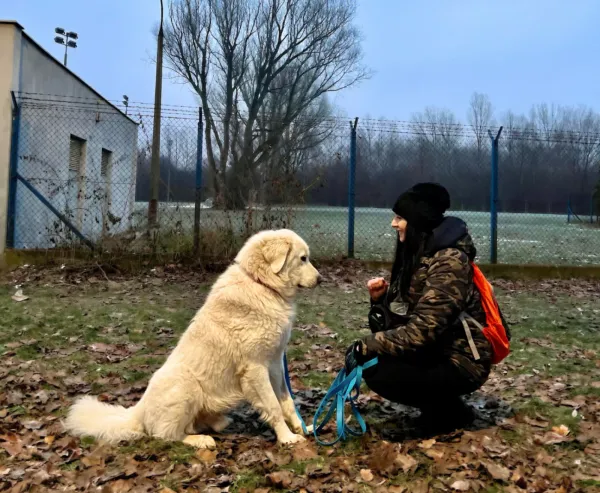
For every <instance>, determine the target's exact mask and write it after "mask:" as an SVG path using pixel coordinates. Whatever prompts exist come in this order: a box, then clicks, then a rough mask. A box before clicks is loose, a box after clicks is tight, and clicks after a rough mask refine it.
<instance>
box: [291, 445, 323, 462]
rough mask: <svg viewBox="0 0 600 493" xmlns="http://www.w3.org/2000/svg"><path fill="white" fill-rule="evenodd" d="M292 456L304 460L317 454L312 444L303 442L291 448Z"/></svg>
mask: <svg viewBox="0 0 600 493" xmlns="http://www.w3.org/2000/svg"><path fill="white" fill-rule="evenodd" d="M292 456H293V458H294V460H297V461H300V462H302V461H305V460H310V459H314V458H315V457H317V456H318V454H317V451H316V449H315V447H314V445H312V444H311V443H307V442H304V443H301V444H298V445H296V446H294V448H293V449H292Z"/></svg>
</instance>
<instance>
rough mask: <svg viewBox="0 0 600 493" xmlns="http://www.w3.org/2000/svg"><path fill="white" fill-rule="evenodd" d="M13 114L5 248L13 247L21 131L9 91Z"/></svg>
mask: <svg viewBox="0 0 600 493" xmlns="http://www.w3.org/2000/svg"><path fill="white" fill-rule="evenodd" d="M11 96H12V103H13V114H12V117H13V119H12V129H11V131H12V134H11V141H10V161H9V178H8V205H7V209H8V210H7V216H8V217H7V218H6V219H7V224H6V246H7V248H14V247H15V227H16V214H17V167H18V163H19V133H20V130H21V106H20V105H19V103H18V102H17V98H16V97H15V93H14V91H11Z"/></svg>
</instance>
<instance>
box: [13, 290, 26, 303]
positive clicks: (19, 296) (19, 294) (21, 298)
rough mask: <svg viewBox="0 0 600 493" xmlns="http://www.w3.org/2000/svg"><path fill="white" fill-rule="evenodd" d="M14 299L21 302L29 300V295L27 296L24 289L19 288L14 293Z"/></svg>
mask: <svg viewBox="0 0 600 493" xmlns="http://www.w3.org/2000/svg"><path fill="white" fill-rule="evenodd" d="M12 299H13V301H16V302H21V301H25V300H28V299H29V296H25V295H24V294H23V290H22V289H17V292H16V293H15V294H13V295H12Z"/></svg>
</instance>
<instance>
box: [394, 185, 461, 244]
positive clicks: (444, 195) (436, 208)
mask: <svg viewBox="0 0 600 493" xmlns="http://www.w3.org/2000/svg"><path fill="white" fill-rule="evenodd" d="M449 208H450V194H449V193H448V190H446V189H445V188H444V187H443V186H442V185H439V184H437V183H417V184H416V185H415V186H414V187H412V188H410V189H408V190H407V191H406V192H404V193H403V194H402V195H400V197H398V199H397V200H396V203H395V204H394V207H392V210H393V211H394V213H395V214H397V215H398V216H400V217H402V218H403V219H406V221H407V222H408V224H410V225H411V226H412V227H413V228H415V229H416V230H417V231H423V232H430V231H432V230H434V229H435V228H436V227H437V226H439V225H440V224H441V222H442V220H443V219H444V213H445V212H446V211H447V210H448V209H449Z"/></svg>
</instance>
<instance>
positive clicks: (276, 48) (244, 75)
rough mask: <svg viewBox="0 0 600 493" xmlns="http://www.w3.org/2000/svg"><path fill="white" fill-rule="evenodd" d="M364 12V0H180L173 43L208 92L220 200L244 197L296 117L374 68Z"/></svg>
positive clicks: (169, 31)
mask: <svg viewBox="0 0 600 493" xmlns="http://www.w3.org/2000/svg"><path fill="white" fill-rule="evenodd" d="M355 14H356V0H174V1H173V3H172V4H171V6H170V9H169V18H168V22H167V27H166V31H165V53H166V56H167V60H168V61H169V65H170V68H171V69H172V70H173V71H174V72H175V73H176V74H177V75H179V76H180V77H182V78H183V79H184V80H185V81H187V82H188V83H189V84H190V85H191V86H192V88H193V89H194V91H195V92H196V93H197V94H198V96H199V97H200V100H201V103H202V107H203V111H204V115H205V117H206V123H207V125H206V135H205V141H206V150H207V155H208V164H209V166H210V168H211V169H212V170H213V172H214V177H215V183H214V189H215V193H216V195H217V197H216V199H217V202H220V203H221V204H223V203H225V204H228V205H236V206H240V205H243V202H244V201H245V199H246V198H247V197H246V196H247V192H248V183H249V181H251V179H252V174H253V172H254V171H255V170H256V169H257V167H259V166H260V165H261V164H262V163H264V162H266V161H267V160H268V159H269V158H270V156H271V155H272V153H273V149H274V148H276V147H277V146H278V145H279V142H280V140H281V139H282V138H283V135H284V134H285V132H287V130H288V129H289V127H290V126H291V125H292V123H293V122H295V121H297V120H298V118H300V117H302V116H303V115H305V114H306V112H307V111H310V110H309V109H310V108H311V107H313V105H314V104H315V102H317V101H319V100H320V99H321V98H322V97H323V96H324V95H325V94H327V93H330V92H334V91H339V90H341V89H344V88H346V87H349V86H352V85H354V84H356V83H358V82H359V81H361V80H363V79H365V78H366V77H368V75H369V74H368V71H367V70H366V69H365V68H364V66H363V65H362V49H361V44H360V41H361V37H360V33H359V31H358V29H357V27H356V26H355V25H354V20H355ZM274 100H276V101H277V102H278V105H279V106H278V111H277V116H276V118H275V117H274V118H273V119H272V121H271V122H270V126H269V129H268V131H265V129H264V128H261V122H262V121H263V120H264V118H265V116H264V115H265V108H268V107H269V106H270V105H271V104H272V102H273V101H274ZM263 127H264V126H263ZM228 172H229V176H230V177H231V181H230V182H228V183H227V186H225V185H226V180H227V176H228Z"/></svg>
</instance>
